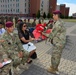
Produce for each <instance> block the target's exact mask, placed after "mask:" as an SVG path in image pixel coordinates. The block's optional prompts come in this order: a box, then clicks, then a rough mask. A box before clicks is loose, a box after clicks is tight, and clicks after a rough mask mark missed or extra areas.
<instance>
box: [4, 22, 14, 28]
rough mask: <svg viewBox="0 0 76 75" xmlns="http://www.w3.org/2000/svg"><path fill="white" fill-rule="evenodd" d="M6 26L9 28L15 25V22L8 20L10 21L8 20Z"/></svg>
mask: <svg viewBox="0 0 76 75" xmlns="http://www.w3.org/2000/svg"><path fill="white" fill-rule="evenodd" d="M5 26H6V27H8V28H9V27H11V26H13V22H11V21H8V22H6V24H5Z"/></svg>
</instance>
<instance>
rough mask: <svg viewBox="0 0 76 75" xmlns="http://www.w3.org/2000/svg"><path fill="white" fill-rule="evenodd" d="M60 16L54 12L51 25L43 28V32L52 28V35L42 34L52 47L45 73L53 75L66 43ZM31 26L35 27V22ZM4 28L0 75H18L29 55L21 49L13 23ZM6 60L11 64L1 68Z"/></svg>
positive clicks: (0, 49)
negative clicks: (49, 61)
mask: <svg viewBox="0 0 76 75" xmlns="http://www.w3.org/2000/svg"><path fill="white" fill-rule="evenodd" d="M60 14H61V12H60V11H54V12H53V21H51V22H50V23H51V24H52V25H51V24H50V23H48V26H47V28H45V31H46V30H47V29H48V28H52V33H50V34H49V35H48V36H47V35H46V33H45V31H44V32H42V34H43V35H45V36H47V37H48V39H49V42H51V44H52V46H53V49H52V57H51V66H50V68H48V69H47V71H48V72H50V73H54V74H56V73H57V72H58V66H59V63H60V58H61V54H62V50H63V48H64V46H65V43H66V29H65V27H64V22H63V21H62V20H61V19H60ZM19 22H21V20H19ZM25 22H26V20H25ZM32 25H36V24H35V20H34V22H33V24H32ZM33 27H35V26H33ZM5 28H6V32H5V33H4V34H3V35H2V36H1V37H0V45H1V46H0V56H1V57H0V75H20V69H22V68H26V67H24V65H25V64H26V62H27V60H29V59H30V58H29V53H28V52H27V51H25V50H24V49H23V47H22V45H21V42H20V39H19V37H18V34H16V33H14V27H13V23H12V22H6V24H5ZM17 29H18V25H17ZM8 60H12V62H11V63H10V64H8V65H5V66H3V65H2V62H6V61H8Z"/></svg>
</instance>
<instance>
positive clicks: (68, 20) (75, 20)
mask: <svg viewBox="0 0 76 75" xmlns="http://www.w3.org/2000/svg"><path fill="white" fill-rule="evenodd" d="M63 20H64V21H66V22H76V19H63Z"/></svg>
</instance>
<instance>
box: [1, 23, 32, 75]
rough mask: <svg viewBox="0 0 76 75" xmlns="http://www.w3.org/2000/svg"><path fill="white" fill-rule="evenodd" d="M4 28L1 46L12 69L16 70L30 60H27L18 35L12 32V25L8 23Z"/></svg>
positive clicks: (27, 54) (26, 53)
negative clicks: (10, 62)
mask: <svg viewBox="0 0 76 75" xmlns="http://www.w3.org/2000/svg"><path fill="white" fill-rule="evenodd" d="M5 26H6V32H5V33H4V34H3V35H2V40H4V42H1V45H2V47H3V51H4V52H5V53H7V55H8V57H9V58H10V59H11V60H12V62H13V67H14V68H16V67H17V66H18V65H20V64H23V65H24V64H25V63H26V62H27V63H30V62H31V59H30V58H29V53H28V52H27V51H24V49H23V47H22V44H21V42H20V40H19V37H18V35H17V34H16V33H14V32H13V30H14V27H13V23H12V22H11V21H8V22H6V24H5ZM25 69H26V68H25ZM14 75H15V74H14ZM18 75H19V74H18Z"/></svg>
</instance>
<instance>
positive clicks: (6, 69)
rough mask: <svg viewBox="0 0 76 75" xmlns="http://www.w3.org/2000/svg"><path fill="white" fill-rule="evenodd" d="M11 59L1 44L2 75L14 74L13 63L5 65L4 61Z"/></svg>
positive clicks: (0, 63)
mask: <svg viewBox="0 0 76 75" xmlns="http://www.w3.org/2000/svg"><path fill="white" fill-rule="evenodd" d="M7 60H9V58H8V56H7V54H6V53H5V52H4V51H3V48H2V46H1V44H0V75H10V73H11V75H12V72H11V71H12V63H10V64H8V65H5V66H3V64H2V62H6V61H7Z"/></svg>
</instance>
